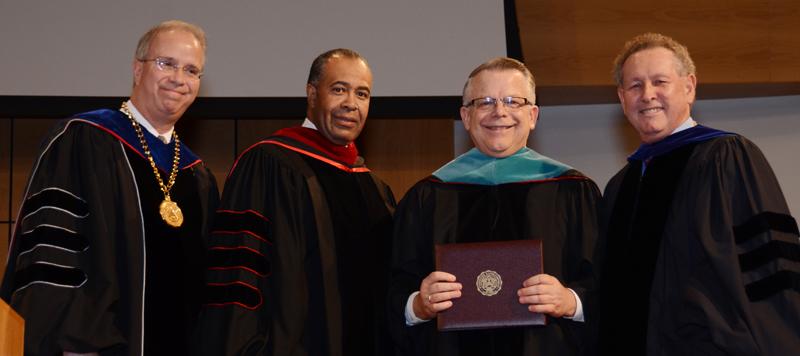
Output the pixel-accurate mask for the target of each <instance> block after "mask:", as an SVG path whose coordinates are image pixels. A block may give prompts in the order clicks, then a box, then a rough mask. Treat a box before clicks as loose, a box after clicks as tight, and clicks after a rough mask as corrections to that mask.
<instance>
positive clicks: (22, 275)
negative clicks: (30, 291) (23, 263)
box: [14, 262, 87, 292]
mask: <svg viewBox="0 0 800 356" xmlns="http://www.w3.org/2000/svg"><path fill="white" fill-rule="evenodd" d="M86 279H87V278H86V273H84V272H83V271H82V270H80V269H78V268H73V267H68V266H60V265H56V264H50V263H42V262H38V263H34V264H32V265H30V266H28V267H25V268H23V269H21V270H19V271H18V272H17V273H16V278H15V283H16V284H15V286H14V290H15V292H16V291H19V290H20V289H23V288H26V287H28V286H30V285H32V284H37V283H43V284H47V285H51V286H55V287H63V288H78V287H80V286H82V285H83V284H84V283H86Z"/></svg>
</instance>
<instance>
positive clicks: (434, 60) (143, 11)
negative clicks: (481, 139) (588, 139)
mask: <svg viewBox="0 0 800 356" xmlns="http://www.w3.org/2000/svg"><path fill="white" fill-rule="evenodd" d="M504 17H505V16H504V13H503V2H502V1H498V0H496V1H484V0H468V1H464V0H435V1H426V0H402V1H373V0H334V1H328V0H295V1H258V0H232V1H210V0H173V1H163V0H137V1H130V2H123V1H104V0H76V1H48V0H24V1H11V0H3V1H2V2H0V44H2V54H0V63H1V64H2V65H0V95H67V96H125V95H128V94H129V93H130V88H131V62H132V60H133V53H134V49H135V47H136V42H137V41H138V39H139V36H141V35H142V34H143V33H144V32H145V31H146V30H147V29H148V28H150V27H151V26H153V25H156V24H158V23H159V22H161V21H164V20H168V19H173V18H177V19H181V20H185V21H189V22H192V23H195V24H198V25H200V26H201V27H203V28H204V29H205V31H206V35H207V37H208V53H207V59H208V61H207V65H206V68H205V73H206V75H205V77H204V79H203V85H202V87H201V92H200V95H201V96H215V97H286V96H289V97H303V96H305V80H306V78H307V76H308V69H309V67H310V66H311V61H312V60H313V59H314V57H316V56H317V55H318V54H320V53H322V52H324V51H326V50H329V49H332V48H337V47H347V48H352V49H355V50H357V51H359V52H360V53H361V54H362V55H364V57H366V58H367V60H368V61H369V62H370V65H371V67H372V70H373V74H374V78H375V83H374V90H373V93H374V95H378V96H430V95H460V94H461V86H462V85H463V84H464V78H463V76H464V73H469V71H470V70H472V68H474V67H475V66H477V65H478V64H480V63H482V62H484V61H485V60H487V59H489V58H491V57H495V56H501V55H505V53H506V42H505V19H504Z"/></svg>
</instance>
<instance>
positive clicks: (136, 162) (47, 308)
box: [0, 21, 219, 355]
mask: <svg viewBox="0 0 800 356" xmlns="http://www.w3.org/2000/svg"><path fill="white" fill-rule="evenodd" d="M205 49H206V41H205V34H204V32H203V30H202V29H200V28H199V27H197V26H195V25H192V24H189V23H186V22H183V21H166V22H162V23H161V24H159V25H157V26H155V27H153V28H152V29H150V30H149V31H148V32H147V33H145V34H144V35H143V36H142V38H141V39H140V40H139V44H138V46H137V49H136V54H135V58H134V60H133V90H132V93H131V96H130V100H127V101H125V102H123V103H121V105H120V107H118V108H113V109H102V110H96V111H91V112H87V113H82V114H78V115H75V116H74V117H72V118H69V119H67V120H64V121H62V122H61V123H59V124H58V125H56V127H55V128H54V129H53V130H52V131H51V133H50V135H49V136H48V138H47V139H46V140H45V141H44V144H43V146H42V151H41V152H40V154H39V156H38V158H37V159H36V160H35V161H34V166H33V170H32V173H31V177H30V180H29V182H28V186H27V188H26V190H25V195H24V198H23V203H22V207H21V208H20V212H19V215H18V218H17V220H16V221H17V225H16V228H15V232H14V235H13V237H12V240H11V246H10V251H11V252H10V255H9V260H8V267H7V269H6V274H5V276H4V279H3V285H2V290H0V291H1V292H2V293H1V295H2V298H3V299H5V300H6V301H8V302H9V304H11V306H12V307H13V308H14V309H15V310H17V311H18V312H19V313H20V314H21V315H22V316H23V317H24V318H25V351H26V354H32V355H40V354H41V355H62V354H63V355H97V354H114V355H144V354H146V355H155V354H159V355H161V354H164V355H185V354H188V351H187V350H188V348H189V347H188V346H189V344H190V340H189V335H191V334H192V330H191V328H192V327H193V325H194V324H195V319H196V316H197V314H198V311H199V308H200V303H201V300H200V295H201V294H202V290H203V288H204V277H203V275H204V268H203V267H204V264H205V261H204V260H205V258H204V254H205V252H204V251H205V249H204V247H203V238H204V236H205V235H206V231H207V230H208V226H207V223H208V217H209V216H210V215H211V212H212V211H213V209H215V208H216V205H217V201H218V194H219V193H218V190H217V186H216V183H215V181H214V178H213V176H212V174H211V172H210V171H209V170H208V169H207V168H206V167H205V165H204V164H203V162H202V161H201V160H200V158H199V157H197V156H196V155H195V154H194V153H192V152H191V151H190V150H189V149H188V148H187V147H186V145H185V144H184V143H183V142H182V141H181V140H180V138H179V136H178V133H177V132H176V130H175V123H176V122H177V121H178V120H179V119H180V118H181V116H182V115H183V113H184V112H185V111H186V109H187V108H188V107H189V105H191V104H192V102H193V101H194V99H195V98H196V97H197V93H198V91H199V89H200V81H201V79H200V78H201V77H202V74H203V66H204V64H205Z"/></svg>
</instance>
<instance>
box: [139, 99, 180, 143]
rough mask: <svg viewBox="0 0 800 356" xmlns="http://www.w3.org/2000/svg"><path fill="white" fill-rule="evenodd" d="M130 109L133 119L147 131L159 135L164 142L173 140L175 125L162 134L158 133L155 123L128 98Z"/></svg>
mask: <svg viewBox="0 0 800 356" xmlns="http://www.w3.org/2000/svg"><path fill="white" fill-rule="evenodd" d="M128 110H130V112H131V116H133V119H134V120H136V122H137V123H139V125H140V126H142V127H143V128H144V129H145V130H147V132H149V133H150V134H151V135H153V136H155V137H157V138H158V139H159V140H161V142H164V143H170V142H172V131H174V130H175V127H174V126H173V127H170V128H169V130H167V132H165V133H163V134H160V133H158V131H156V128H155V127H153V125H151V124H150V122H149V121H147V119H145V118H144V115H142V113H140V112H139V110H137V109H136V106H134V105H133V102H131V101H130V100H128Z"/></svg>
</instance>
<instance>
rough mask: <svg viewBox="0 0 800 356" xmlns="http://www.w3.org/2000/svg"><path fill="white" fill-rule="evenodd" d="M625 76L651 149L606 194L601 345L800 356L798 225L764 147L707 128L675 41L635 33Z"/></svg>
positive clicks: (621, 91)
mask: <svg viewBox="0 0 800 356" xmlns="http://www.w3.org/2000/svg"><path fill="white" fill-rule="evenodd" d="M614 79H615V80H616V82H617V94H618V96H619V100H620V103H621V104H622V110H623V112H624V113H625V116H626V117H627V118H628V121H629V122H630V123H631V126H633V128H634V129H635V130H636V132H637V133H638V134H639V137H640V139H641V141H642V144H641V146H640V147H639V149H637V150H636V152H634V153H633V154H632V155H631V156H630V157H628V164H627V165H626V166H625V167H624V168H623V169H622V170H621V171H620V172H619V173H617V174H616V175H615V176H614V177H613V178H612V179H611V181H610V182H609V183H608V185H607V186H606V190H605V195H604V198H603V209H602V212H603V213H602V214H603V217H602V220H601V225H602V226H603V228H602V231H603V232H604V241H603V242H602V243H599V244H598V247H599V248H598V257H597V258H596V260H597V261H598V265H599V266H601V267H602V270H601V272H602V273H601V279H600V282H601V284H600V285H601V287H600V310H601V318H600V334H599V342H600V347H601V352H600V353H601V354H602V355H790V354H795V353H797V351H798V350H800V333H798V330H800V294H798V292H800V287H799V286H800V274H798V271H800V246H799V245H798V229H797V223H796V222H795V220H794V218H792V216H791V215H790V214H789V209H788V207H787V205H786V201H785V200H784V197H783V194H782V193H781V189H780V187H779V186H778V181H777V179H776V178H775V175H774V174H773V172H772V169H771V168H770V166H769V163H767V160H766V158H765V157H764V155H763V154H762V153H761V151H760V150H759V149H758V147H756V145H754V144H753V143H752V142H750V141H749V140H747V139H746V138H744V137H742V136H740V135H737V134H733V133H729V132H723V131H719V130H715V129H712V128H708V127H705V126H702V125H698V124H697V122H695V120H694V119H693V118H692V116H691V113H690V110H691V107H692V105H693V104H694V101H695V92H696V91H695V89H696V86H697V77H696V74H695V65H694V63H693V62H692V59H691V57H690V56H689V52H688V50H687V49H686V47H684V46H683V45H681V44H680V43H678V42H677V41H675V40H673V39H672V38H670V37H667V36H664V35H661V34H656V33H646V34H642V35H639V36H636V37H635V38H633V39H632V40H630V41H629V42H628V43H626V44H625V46H624V48H623V50H622V52H621V53H620V55H619V56H618V57H617V59H616V60H615V62H614Z"/></svg>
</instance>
